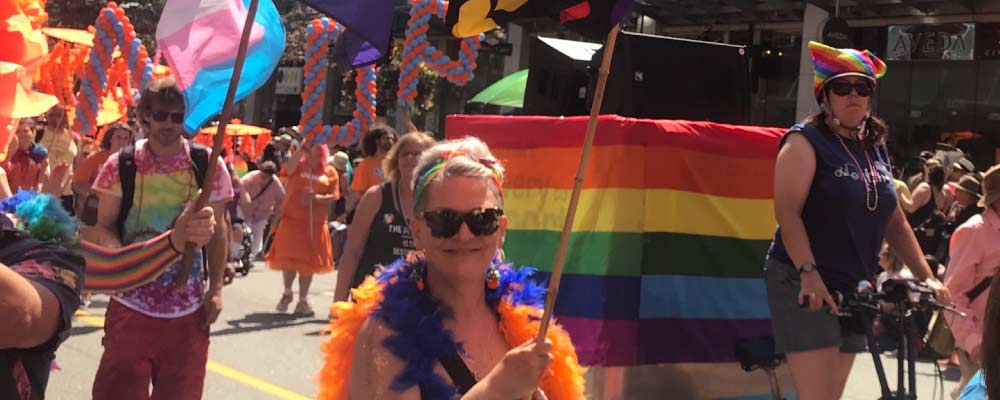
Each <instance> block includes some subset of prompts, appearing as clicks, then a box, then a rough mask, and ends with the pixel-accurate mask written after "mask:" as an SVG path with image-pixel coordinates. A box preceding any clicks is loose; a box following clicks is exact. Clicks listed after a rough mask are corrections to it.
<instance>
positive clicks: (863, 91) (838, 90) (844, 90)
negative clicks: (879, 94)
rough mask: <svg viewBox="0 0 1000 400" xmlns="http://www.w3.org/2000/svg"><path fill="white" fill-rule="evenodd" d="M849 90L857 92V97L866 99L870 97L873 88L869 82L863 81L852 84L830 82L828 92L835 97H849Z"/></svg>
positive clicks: (842, 81)
mask: <svg viewBox="0 0 1000 400" xmlns="http://www.w3.org/2000/svg"><path fill="white" fill-rule="evenodd" d="M851 90H854V91H855V92H858V96H861V97H868V96H871V95H872V91H874V90H875V88H874V87H873V86H872V84H871V82H868V81H863V80H861V81H857V82H854V83H851V82H848V81H845V80H836V81H833V82H830V91H831V92H833V94H835V95H837V96H847V95H850V94H851Z"/></svg>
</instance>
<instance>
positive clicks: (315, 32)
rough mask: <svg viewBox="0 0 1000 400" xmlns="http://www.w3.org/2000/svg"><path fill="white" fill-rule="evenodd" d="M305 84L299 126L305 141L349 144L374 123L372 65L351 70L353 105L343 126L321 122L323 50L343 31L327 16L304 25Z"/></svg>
mask: <svg viewBox="0 0 1000 400" xmlns="http://www.w3.org/2000/svg"><path fill="white" fill-rule="evenodd" d="M306 32H307V36H306V46H305V53H306V54H305V55H306V65H305V67H304V68H303V70H304V72H305V77H304V78H305V87H304V88H303V90H302V117H301V119H300V120H299V128H300V129H301V131H302V134H303V135H304V136H305V138H306V142H307V143H313V144H316V143H324V144H330V142H331V138H333V143H334V144H352V143H355V142H357V140H358V138H359V137H360V135H361V133H362V132H365V131H367V130H368V128H370V127H371V126H372V124H374V123H375V95H376V88H375V67H374V66H371V65H369V66H366V67H361V68H357V69H355V71H357V77H356V78H355V83H356V88H355V89H354V97H355V107H354V112H353V114H352V118H351V120H350V121H349V122H348V123H346V124H343V125H323V104H324V101H325V99H326V96H325V92H326V72H327V65H328V62H327V51H328V48H329V43H330V42H331V41H334V40H336V39H337V38H338V37H339V36H340V34H341V33H343V32H344V27H343V25H340V24H339V23H337V22H336V21H333V20H331V19H328V18H322V19H315V20H313V21H312V23H310V24H309V26H308V27H307V28H306Z"/></svg>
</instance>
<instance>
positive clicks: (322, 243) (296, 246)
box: [265, 145, 340, 316]
mask: <svg viewBox="0 0 1000 400" xmlns="http://www.w3.org/2000/svg"><path fill="white" fill-rule="evenodd" d="M329 153H330V150H329V149H328V148H327V147H326V145H316V146H312V147H306V146H303V147H302V148H300V149H299V150H297V151H296V152H295V154H293V155H292V157H291V159H290V160H289V161H288V163H287V164H285V173H286V174H287V175H288V183H287V184H286V186H285V187H286V190H285V203H284V205H283V206H282V213H281V217H280V220H279V222H278V229H277V232H275V237H274V243H273V244H272V245H271V250H270V251H269V252H268V253H267V256H266V257H265V261H266V262H267V266H268V267H269V268H271V269H274V270H278V271H282V275H283V278H284V285H285V291H284V293H283V294H282V296H281V300H280V301H278V306H277V307H275V309H276V310H277V311H278V312H282V313H283V312H287V311H288V306H289V304H291V303H292V282H294V281H295V276H296V275H298V276H299V302H298V304H296V305H295V311H294V314H295V315H298V316H312V315H314V314H315V313H314V312H313V310H312V308H311V307H310V306H309V302H308V300H307V296H308V295H309V285H310V284H312V278H313V274H317V273H324V272H330V271H332V270H333V254H332V250H331V247H330V231H329V230H328V229H327V225H326V218H327V214H328V213H329V211H330V207H331V205H332V204H333V203H334V202H335V201H337V200H338V199H340V179H339V176H338V175H337V170H336V169H334V168H333V167H332V166H330V165H328V164H327V162H326V160H327V158H329ZM307 154H308V157H307V156H306V155H307Z"/></svg>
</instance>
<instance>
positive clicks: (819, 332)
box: [765, 42, 949, 400]
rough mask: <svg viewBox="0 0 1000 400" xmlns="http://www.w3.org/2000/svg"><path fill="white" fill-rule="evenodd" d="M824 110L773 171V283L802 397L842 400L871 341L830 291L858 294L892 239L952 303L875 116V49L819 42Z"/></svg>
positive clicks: (817, 71)
mask: <svg viewBox="0 0 1000 400" xmlns="http://www.w3.org/2000/svg"><path fill="white" fill-rule="evenodd" d="M809 50H810V51H811V52H812V61H813V67H814V79H813V89H814V92H815V94H816V101H817V102H818V103H819V104H820V108H821V110H822V111H820V112H819V113H817V114H815V115H812V116H810V117H808V118H806V119H805V121H803V122H802V123H800V124H797V125H795V126H793V127H792V128H791V129H790V130H789V131H788V133H787V134H786V135H785V136H784V137H783V138H782V139H781V142H780V145H779V146H780V150H779V153H778V159H777V163H776V165H775V171H774V182H775V186H774V208H775V216H776V217H777V219H778V225H779V226H778V229H777V232H776V234H775V238H774V241H773V242H772V245H771V249H770V251H769V252H768V257H767V263H766V268H765V283H766V288H767V297H768V304H769V305H770V309H771V316H772V321H773V326H774V336H775V344H776V347H777V351H778V352H780V353H785V354H786V355H787V357H788V363H789V366H790V368H791V370H792V377H793V380H794V383H795V388H796V391H797V392H798V396H799V399H803V400H813V399H839V398H840V397H841V394H842V392H843V390H844V386H845V384H846V382H847V376H848V374H849V373H850V370H851V365H852V363H853V362H854V353H857V352H861V351H864V349H865V338H864V335H863V333H861V332H862V330H861V329H859V328H858V327H855V326H854V325H860V324H853V323H852V322H853V321H841V320H839V319H838V317H836V313H837V311H838V310H837V304H836V303H835V302H834V300H833V297H832V296H831V293H832V292H834V291H839V292H842V293H848V292H850V291H854V290H856V288H857V286H858V283H859V282H860V281H866V280H867V281H872V280H874V277H875V272H876V271H877V270H878V264H877V261H878V254H879V250H880V248H881V244H882V241H883V239H884V240H886V241H887V242H888V243H889V246H890V247H891V248H892V250H893V252H894V253H895V254H897V255H898V257H899V258H900V259H901V260H902V261H903V262H904V263H905V264H906V265H908V266H909V267H910V269H911V270H912V272H913V273H914V275H916V276H917V277H918V278H919V279H921V280H924V281H925V282H927V284H928V285H929V286H930V287H932V288H934V289H935V290H936V291H937V292H938V294H939V296H940V297H939V298H943V299H944V301H948V297H949V295H948V292H947V290H946V289H944V287H943V285H942V284H941V283H940V282H939V281H937V279H935V278H934V277H933V275H932V274H931V270H930V268H929V267H928V266H927V262H926V261H925V260H924V257H923V254H922V253H921V252H920V248H919V247H918V245H917V241H916V238H914V236H913V232H912V231H911V230H910V226H909V224H908V223H907V222H906V218H905V216H904V215H903V212H902V210H901V209H900V208H899V207H898V203H897V199H896V191H895V189H894V187H893V182H892V174H891V170H892V169H891V166H890V164H889V154H888V151H887V149H886V147H885V142H886V136H887V134H888V129H887V128H886V126H885V125H884V124H883V123H882V122H881V121H880V120H879V119H877V118H875V117H874V116H872V114H871V109H870V106H871V96H872V94H873V92H874V90H875V87H876V84H877V80H878V78H880V77H881V76H882V75H884V74H885V70H886V67H885V63H883V62H882V60H880V59H878V57H876V56H875V55H873V54H871V53H870V52H868V51H859V50H854V49H835V48H832V47H829V46H825V45H823V44H820V43H816V42H810V43H809Z"/></svg>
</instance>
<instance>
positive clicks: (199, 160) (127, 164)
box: [117, 142, 209, 244]
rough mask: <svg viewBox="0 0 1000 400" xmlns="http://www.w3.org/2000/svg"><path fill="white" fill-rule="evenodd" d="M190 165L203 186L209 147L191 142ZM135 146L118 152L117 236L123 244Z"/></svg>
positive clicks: (130, 198) (199, 184)
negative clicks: (120, 194) (120, 191)
mask: <svg viewBox="0 0 1000 400" xmlns="http://www.w3.org/2000/svg"><path fill="white" fill-rule="evenodd" d="M190 144H191V151H190V152H189V153H188V157H191V167H192V169H193V171H192V172H194V177H195V179H196V180H197V181H198V188H199V189H200V188H203V187H204V186H205V171H207V170H208V156H209V148H208V147H205V146H203V145H201V144H199V143H194V142H191V143H190ZM135 173H136V166H135V146H134V145H129V146H126V147H125V148H123V149H121V151H120V152H119V153H118V175H119V177H118V178H119V181H120V182H121V185H122V203H121V208H120V209H119V211H118V222H117V227H118V237H119V238H120V239H121V240H122V244H125V220H126V219H127V218H128V213H129V211H130V210H132V201H133V198H134V197H135Z"/></svg>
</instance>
